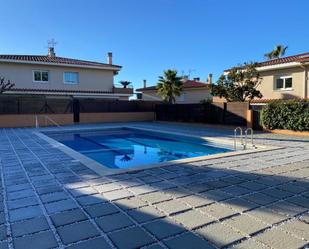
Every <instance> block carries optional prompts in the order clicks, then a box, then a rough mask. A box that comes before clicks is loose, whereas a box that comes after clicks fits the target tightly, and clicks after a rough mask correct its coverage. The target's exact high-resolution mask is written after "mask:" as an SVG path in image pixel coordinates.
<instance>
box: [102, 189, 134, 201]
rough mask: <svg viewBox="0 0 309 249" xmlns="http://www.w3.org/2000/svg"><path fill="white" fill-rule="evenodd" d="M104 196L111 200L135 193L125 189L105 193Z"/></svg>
mask: <svg viewBox="0 0 309 249" xmlns="http://www.w3.org/2000/svg"><path fill="white" fill-rule="evenodd" d="M103 196H104V197H105V198H107V199H108V200H110V201H113V200H119V199H124V198H128V197H132V196H133V194H132V193H130V192H129V191H127V190H125V189H121V190H115V191H111V192H105V193H103Z"/></svg>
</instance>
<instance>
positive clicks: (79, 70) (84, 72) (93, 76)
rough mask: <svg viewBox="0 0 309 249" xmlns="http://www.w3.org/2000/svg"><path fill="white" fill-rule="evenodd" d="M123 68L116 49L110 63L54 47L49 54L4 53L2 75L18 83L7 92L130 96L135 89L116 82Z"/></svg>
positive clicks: (108, 57)
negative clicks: (69, 54)
mask: <svg viewBox="0 0 309 249" xmlns="http://www.w3.org/2000/svg"><path fill="white" fill-rule="evenodd" d="M120 70H121V66H118V65H114V64H113V63H112V53H108V56H107V63H101V62H94V61H85V60H77V59H71V58H64V57H58V56H56V54H55V51H54V48H53V47H49V48H48V55H3V54H1V55H0V76H1V77H5V78H7V79H9V80H10V81H11V82H13V83H14V84H15V86H14V88H12V89H11V90H9V91H7V92H5V94H14V95H34V94H35V95H61V96H64V95H65V96H72V97H81V98H83V97H86V98H106V99H118V100H128V99H129V97H130V96H132V95H133V89H132V88H124V87H120V86H119V87H116V86H115V84H114V76H115V75H116V74H117V73H118V72H119V71H120Z"/></svg>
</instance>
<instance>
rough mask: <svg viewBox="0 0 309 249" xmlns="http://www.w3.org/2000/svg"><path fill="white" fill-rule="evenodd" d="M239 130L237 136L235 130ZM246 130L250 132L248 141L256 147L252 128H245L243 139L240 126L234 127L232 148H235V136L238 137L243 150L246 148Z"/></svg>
mask: <svg viewBox="0 0 309 249" xmlns="http://www.w3.org/2000/svg"><path fill="white" fill-rule="evenodd" d="M238 131H239V136H237V134H238V133H237V132H238ZM248 132H250V142H251V146H252V148H256V146H255V145H254V143H253V130H252V128H247V129H246V130H245V139H244V138H243V129H242V128H241V127H236V128H235V130H234V149H235V150H236V149H237V137H239V140H240V144H241V146H242V148H243V150H246V149H247V148H248Z"/></svg>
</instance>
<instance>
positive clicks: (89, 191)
mask: <svg viewBox="0 0 309 249" xmlns="http://www.w3.org/2000/svg"><path fill="white" fill-rule="evenodd" d="M69 191H70V193H71V194H72V195H73V196H74V197H80V196H83V195H94V194H98V191H97V190H95V189H94V188H92V187H84V188H74V189H70V190H69Z"/></svg>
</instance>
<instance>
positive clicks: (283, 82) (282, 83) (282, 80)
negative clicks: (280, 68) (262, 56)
mask: <svg viewBox="0 0 309 249" xmlns="http://www.w3.org/2000/svg"><path fill="white" fill-rule="evenodd" d="M292 82H293V79H292V76H281V77H278V78H277V79H276V89H279V90H280V89H281V90H284V89H291V88H292V85H293V84H292Z"/></svg>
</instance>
